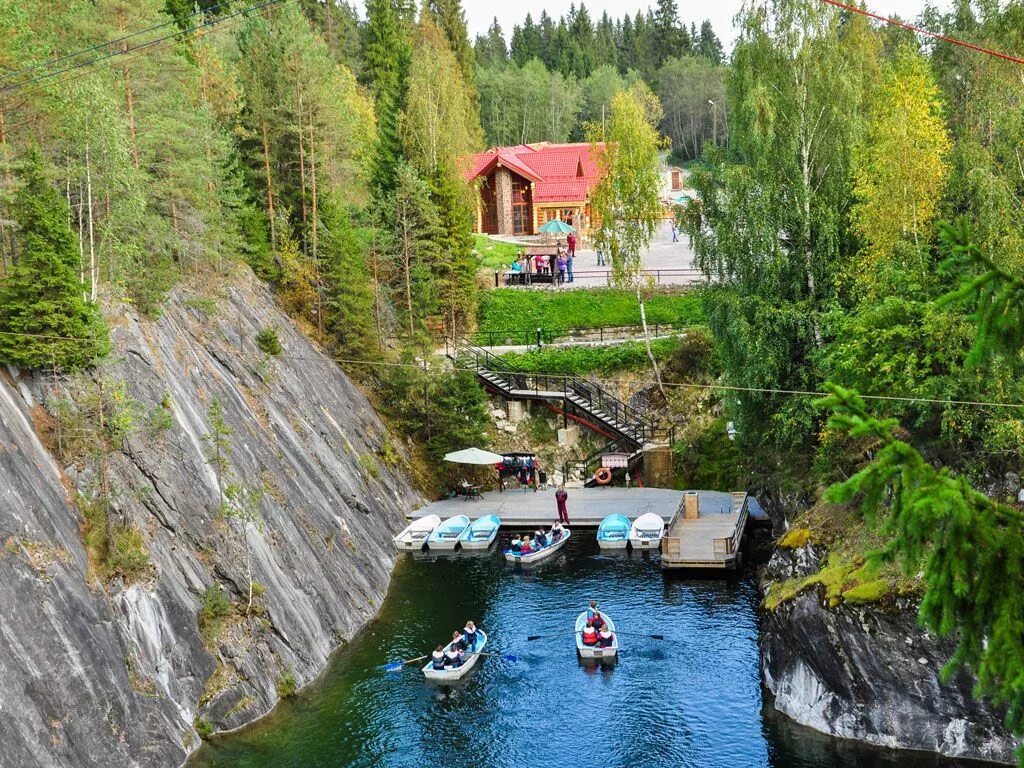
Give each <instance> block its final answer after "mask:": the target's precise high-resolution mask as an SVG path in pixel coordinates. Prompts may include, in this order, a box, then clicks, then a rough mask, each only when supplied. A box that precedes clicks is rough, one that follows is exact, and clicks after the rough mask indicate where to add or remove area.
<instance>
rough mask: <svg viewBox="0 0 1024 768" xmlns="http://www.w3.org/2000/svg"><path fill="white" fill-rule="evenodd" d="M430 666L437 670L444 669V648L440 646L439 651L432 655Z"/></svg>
mask: <svg viewBox="0 0 1024 768" xmlns="http://www.w3.org/2000/svg"><path fill="white" fill-rule="evenodd" d="M430 666H431V667H433V668H434V669H437V670H442V669H444V646H443V645H439V646H437V649H436V650H435V651H434V652H433V653H432V654H430Z"/></svg>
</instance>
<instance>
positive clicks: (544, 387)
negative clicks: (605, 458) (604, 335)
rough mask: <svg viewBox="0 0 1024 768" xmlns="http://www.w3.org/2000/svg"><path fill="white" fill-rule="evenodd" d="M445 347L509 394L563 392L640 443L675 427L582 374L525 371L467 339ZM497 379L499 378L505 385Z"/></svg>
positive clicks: (653, 438) (616, 431) (482, 377)
mask: <svg viewBox="0 0 1024 768" xmlns="http://www.w3.org/2000/svg"><path fill="white" fill-rule="evenodd" d="M445 347H446V349H447V350H449V351H448V356H449V357H450V358H451V359H452V360H454V361H455V362H456V363H464V364H467V365H468V366H469V367H472V368H473V370H475V371H476V372H477V375H478V376H479V377H480V378H481V379H483V380H484V381H485V382H487V383H488V384H489V385H490V386H492V387H494V388H495V389H498V390H499V391H501V392H502V393H503V394H505V395H508V396H511V395H512V393H513V392H533V393H534V394H536V395H537V397H538V398H541V397H542V393H560V394H561V396H562V398H563V399H564V400H566V401H567V402H569V403H572V404H573V405H574V406H576V407H577V408H579V409H580V410H582V411H584V412H585V413H587V414H588V415H590V416H591V417H593V418H594V419H596V420H597V421H599V422H601V423H602V425H603V426H605V427H607V428H608V429H610V430H611V431H613V432H615V433H616V434H618V435H620V436H621V437H622V438H624V439H625V440H627V441H628V442H630V443H632V444H634V445H635V446H637V447H642V446H643V445H644V444H645V443H648V442H657V441H659V438H661V439H662V440H664V439H670V436H671V430H665V429H663V428H660V427H658V425H657V424H656V423H655V422H654V421H653V420H652V419H650V418H649V417H647V416H646V415H645V414H644V413H642V412H641V411H639V410H637V409H636V408H633V407H631V406H629V405H627V404H626V403H624V402H622V401H621V400H620V399H618V398H617V397H615V396H614V395H612V394H611V393H610V392H608V391H607V390H605V389H604V388H602V387H599V386H598V385H596V384H594V383H593V382H590V381H587V380H586V379H584V378H582V377H580V376H574V375H570V374H548V373H531V372H528V371H523V370H522V369H519V368H516V367H515V366H512V365H509V364H508V363H507V362H506V361H505V360H504V359H502V358H500V357H498V356H497V355H494V354H492V353H490V352H488V351H487V350H485V349H481V348H479V347H474V346H472V345H469V344H466V343H464V342H463V343H456V344H455V345H453V346H451V347H449V345H448V342H447V340H446V342H445ZM487 374H491V377H488V375H487ZM493 379H498V380H499V381H500V382H503V383H504V385H505V386H501V384H499V382H498V381H494V380H493ZM662 435H665V437H661V436H662Z"/></svg>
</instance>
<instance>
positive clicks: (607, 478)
mask: <svg viewBox="0 0 1024 768" xmlns="http://www.w3.org/2000/svg"><path fill="white" fill-rule="evenodd" d="M594 479H595V480H596V481H597V484H598V485H608V483H610V482H611V481H612V471H611V470H610V469H608V467H601V468H600V469H598V470H597V472H595V473H594Z"/></svg>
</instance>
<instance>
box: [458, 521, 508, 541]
mask: <svg viewBox="0 0 1024 768" xmlns="http://www.w3.org/2000/svg"><path fill="white" fill-rule="evenodd" d="M500 527H501V519H500V518H499V517H498V516H497V515H485V516H484V517H481V518H480V519H479V520H474V521H473V522H472V523H470V524H469V528H467V529H466V530H465V531H463V532H462V536H461V537H459V546H461V547H462V548H463V549H487V548H488V547H489V546H491V544H493V543H494V540H495V539H496V538H497V537H498V529H499V528H500Z"/></svg>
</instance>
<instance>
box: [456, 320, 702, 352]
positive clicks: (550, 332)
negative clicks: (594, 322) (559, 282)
mask: <svg viewBox="0 0 1024 768" xmlns="http://www.w3.org/2000/svg"><path fill="white" fill-rule="evenodd" d="M692 327H693V326H691V325H687V324H685V323H674V322H673V323H648V324H647V330H648V334H649V335H650V336H651V337H655V336H660V335H661V334H662V333H667V332H672V331H682V330H685V329H687V328H692ZM642 329H643V325H641V324H640V323H637V324H636V325H604V326H600V327H597V328H580V327H567V328H543V327H541V328H505V329H498V330H491V331H476V332H474V333H473V343H474V344H475V345H479V346H481V347H497V346H502V345H508V344H510V343H512V342H514V343H515V344H512V345H513V346H516V345H518V346H535V345H536V344H537V332H538V331H540V341H541V343H542V344H554V343H555V340H556V339H571V338H573V337H579V336H584V337H590V338H589V340H593V341H602V342H603V341H604V340H605V335H608V336H609V338H610V339H616V340H621V339H622V336H619V335H618V334H621V333H623V332H627V331H637V332H641V333H642ZM642 338H643V336H642V335H640V336H639V337H638V338H636V339H633V340H635V341H640V340H642ZM519 342H521V344H519Z"/></svg>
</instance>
